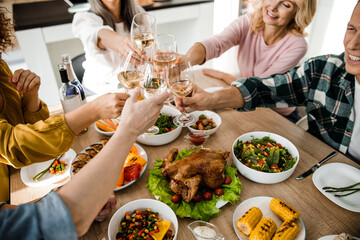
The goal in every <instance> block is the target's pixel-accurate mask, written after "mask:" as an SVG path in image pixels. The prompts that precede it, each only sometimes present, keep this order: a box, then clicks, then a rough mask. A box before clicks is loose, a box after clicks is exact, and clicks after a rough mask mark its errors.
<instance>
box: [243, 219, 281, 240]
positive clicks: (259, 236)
mask: <svg viewBox="0 0 360 240" xmlns="http://www.w3.org/2000/svg"><path fill="white" fill-rule="evenodd" d="M275 231H276V223H275V222H274V220H272V219H271V218H262V219H261V220H260V222H259V223H258V224H257V225H256V227H255V228H254V230H253V231H252V232H251V233H250V237H249V240H270V239H271V237H272V236H273V235H274V233H275Z"/></svg>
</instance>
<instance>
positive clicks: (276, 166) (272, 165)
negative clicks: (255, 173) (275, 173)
mask: <svg viewBox="0 0 360 240" xmlns="http://www.w3.org/2000/svg"><path fill="white" fill-rule="evenodd" d="M270 168H272V169H278V168H279V167H278V165H277V164H275V163H273V164H271V166H270Z"/></svg>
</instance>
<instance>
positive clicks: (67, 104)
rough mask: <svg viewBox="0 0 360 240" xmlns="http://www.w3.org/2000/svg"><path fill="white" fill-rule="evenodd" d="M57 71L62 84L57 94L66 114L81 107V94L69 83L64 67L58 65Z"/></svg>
mask: <svg viewBox="0 0 360 240" xmlns="http://www.w3.org/2000/svg"><path fill="white" fill-rule="evenodd" d="M58 69H59V73H60V77H61V82H62V86H61V87H60V92H59V93H60V100H61V105H62V107H63V110H64V113H68V112H71V111H72V110H74V109H76V108H78V107H80V106H81V105H82V99H81V93H80V90H79V88H78V87H77V86H75V85H73V84H72V83H71V82H70V79H69V77H68V74H67V70H66V67H65V65H64V64H62V63H60V64H59V65H58Z"/></svg>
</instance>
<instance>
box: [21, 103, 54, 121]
mask: <svg viewBox="0 0 360 240" xmlns="http://www.w3.org/2000/svg"><path fill="white" fill-rule="evenodd" d="M48 117H49V109H48V107H47V105H46V104H45V103H44V102H43V101H41V100H40V110H39V111H37V112H29V111H27V110H24V120H25V122H26V123H30V124H33V123H36V122H37V121H40V120H43V119H47V118H48Z"/></svg>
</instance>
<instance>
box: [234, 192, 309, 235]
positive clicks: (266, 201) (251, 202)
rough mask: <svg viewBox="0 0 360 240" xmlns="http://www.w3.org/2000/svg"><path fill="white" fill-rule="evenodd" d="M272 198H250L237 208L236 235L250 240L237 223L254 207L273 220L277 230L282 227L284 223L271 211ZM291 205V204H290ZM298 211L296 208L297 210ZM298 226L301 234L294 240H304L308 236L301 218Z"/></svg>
mask: <svg viewBox="0 0 360 240" xmlns="http://www.w3.org/2000/svg"><path fill="white" fill-rule="evenodd" d="M272 199H273V198H272V197H264V196H258V197H253V198H248V199H246V200H245V201H243V202H241V203H240V204H239V206H237V208H236V210H235V212H234V215H233V226H234V231H235V232H236V235H237V236H238V238H239V239H241V240H248V239H249V237H248V236H246V235H244V234H243V233H242V232H240V231H239V229H238V228H237V227H236V222H237V221H238V220H239V219H240V218H241V217H242V216H243V215H244V214H245V213H246V211H247V210H249V209H250V208H252V207H258V208H259V209H260V210H261V212H262V213H263V217H267V218H271V219H272V220H274V222H275V223H276V225H277V228H279V227H280V226H281V224H282V223H283V221H282V220H281V219H280V218H279V217H278V216H277V215H276V214H275V213H274V212H273V211H272V210H271V209H270V201H271V200H272ZM290 205H291V204H290ZM295 209H296V208H295ZM296 224H297V226H298V227H299V228H300V232H299V234H298V235H297V236H296V237H295V239H294V240H303V239H305V236H306V230H305V225H304V222H303V220H302V218H301V217H300V220H299V221H298V222H297V223H296Z"/></svg>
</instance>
